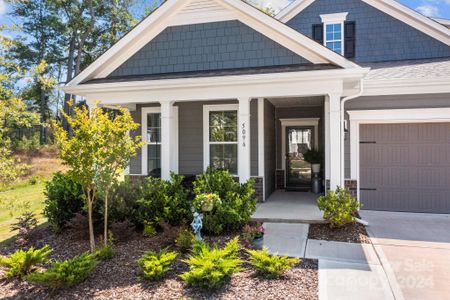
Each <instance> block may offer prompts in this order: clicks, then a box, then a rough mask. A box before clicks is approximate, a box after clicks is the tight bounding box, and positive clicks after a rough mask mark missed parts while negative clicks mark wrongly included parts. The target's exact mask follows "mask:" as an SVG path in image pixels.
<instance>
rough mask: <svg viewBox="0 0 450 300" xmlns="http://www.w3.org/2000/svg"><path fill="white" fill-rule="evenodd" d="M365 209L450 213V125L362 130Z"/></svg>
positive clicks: (373, 126)
mask: <svg viewBox="0 0 450 300" xmlns="http://www.w3.org/2000/svg"><path fill="white" fill-rule="evenodd" d="M360 135H361V136H360V141H361V142H362V144H361V145H360V187H361V190H360V198H361V202H362V204H363V205H364V206H363V209H375V210H392V211H411V212H439V213H450V123H430V124H426V123H425V124H365V125H361V127H360Z"/></svg>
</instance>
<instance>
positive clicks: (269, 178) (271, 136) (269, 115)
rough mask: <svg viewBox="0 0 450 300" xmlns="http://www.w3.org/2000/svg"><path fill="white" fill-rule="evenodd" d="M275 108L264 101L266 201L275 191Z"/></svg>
mask: <svg viewBox="0 0 450 300" xmlns="http://www.w3.org/2000/svg"><path fill="white" fill-rule="evenodd" d="M275 144H276V142H275V108H274V106H273V105H272V103H270V102H269V101H267V100H264V165H265V170H264V175H265V189H266V190H265V194H266V199H267V197H269V195H270V194H272V193H273V192H274V191H275V171H276V159H275V157H276V147H275Z"/></svg>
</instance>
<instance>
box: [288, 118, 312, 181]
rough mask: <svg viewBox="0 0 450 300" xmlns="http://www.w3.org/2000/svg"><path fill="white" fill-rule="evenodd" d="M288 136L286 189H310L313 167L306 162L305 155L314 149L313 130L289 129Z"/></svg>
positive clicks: (303, 128)
mask: <svg viewBox="0 0 450 300" xmlns="http://www.w3.org/2000/svg"><path fill="white" fill-rule="evenodd" d="M286 135H287V137H286V141H287V149H286V187H287V188H306V187H310V186H311V165H310V163H308V162H306V161H305V160H304V157H303V154H304V153H305V152H306V151H307V150H310V149H311V148H312V143H313V140H312V139H313V129H312V128H308V127H287V128H286Z"/></svg>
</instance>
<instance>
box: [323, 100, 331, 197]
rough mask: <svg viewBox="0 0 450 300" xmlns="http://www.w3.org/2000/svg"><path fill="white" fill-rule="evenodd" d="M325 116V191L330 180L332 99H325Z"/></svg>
mask: <svg viewBox="0 0 450 300" xmlns="http://www.w3.org/2000/svg"><path fill="white" fill-rule="evenodd" d="M323 110H324V112H323V115H324V133H325V168H324V170H325V176H324V178H325V184H324V186H325V189H327V188H328V187H327V184H326V181H327V180H330V151H331V149H330V99H329V98H328V97H325V101H324V105H323Z"/></svg>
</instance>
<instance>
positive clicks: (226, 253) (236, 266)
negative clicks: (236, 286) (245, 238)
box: [180, 237, 242, 289]
mask: <svg viewBox="0 0 450 300" xmlns="http://www.w3.org/2000/svg"><path fill="white" fill-rule="evenodd" d="M239 248H240V247H239V240H238V238H237V237H236V238H234V239H233V240H231V241H230V242H228V244H227V245H226V246H225V247H224V248H221V249H220V248H218V247H213V248H210V247H208V246H207V245H206V244H205V243H204V242H196V243H195V244H194V247H193V253H192V255H191V256H190V257H189V258H188V259H187V260H184V262H186V263H187V264H188V265H189V268H190V270H189V271H188V272H186V273H184V274H182V275H181V276H180V277H181V279H183V280H184V281H185V282H186V283H187V284H188V285H190V286H193V287H200V288H205V289H216V288H219V287H221V286H222V285H223V284H225V283H226V282H227V281H229V280H230V278H231V276H232V275H233V274H234V273H236V272H239V271H240V270H242V269H241V267H240V265H241V264H242V260H240V259H239V258H238V257H237V254H238V251H239Z"/></svg>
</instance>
